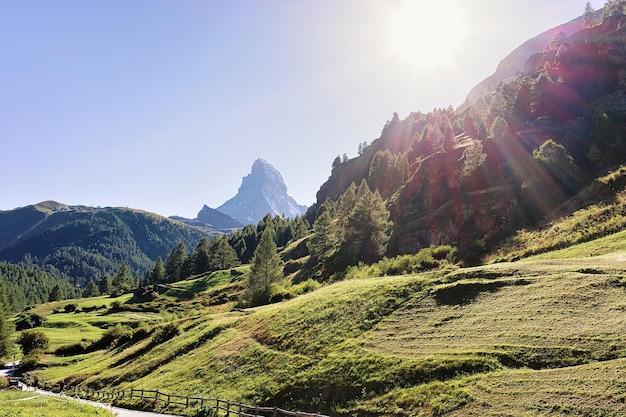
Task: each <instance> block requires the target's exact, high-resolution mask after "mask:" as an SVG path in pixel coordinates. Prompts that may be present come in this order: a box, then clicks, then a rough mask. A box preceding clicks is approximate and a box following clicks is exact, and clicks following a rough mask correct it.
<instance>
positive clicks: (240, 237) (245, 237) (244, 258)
mask: <svg viewBox="0 0 626 417" xmlns="http://www.w3.org/2000/svg"><path fill="white" fill-rule="evenodd" d="M257 239H258V232H257V228H256V227H254V226H253V225H251V224H247V225H245V226H244V228H243V230H241V231H240V232H237V233H235V234H234V235H233V237H232V238H231V239H230V243H231V246H232V247H233V248H235V251H236V252H237V255H238V256H239V259H240V260H241V262H243V263H244V264H247V263H249V262H250V260H251V259H252V255H254V250H255V249H256V245H257Z"/></svg>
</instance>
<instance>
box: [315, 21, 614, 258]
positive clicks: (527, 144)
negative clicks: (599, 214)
mask: <svg viewBox="0 0 626 417" xmlns="http://www.w3.org/2000/svg"><path fill="white" fill-rule="evenodd" d="M625 23H626V17H624V16H623V15H621V14H619V15H615V16H611V17H608V18H605V19H604V21H603V22H602V23H601V24H600V25H598V26H595V27H593V28H588V29H583V30H580V31H578V32H576V33H574V34H572V35H569V36H566V35H562V36H556V37H554V38H553V39H552V40H551V41H550V42H548V44H547V45H546V46H545V48H544V49H543V50H542V51H541V52H540V53H539V54H535V55H533V56H529V57H527V58H528V59H527V61H526V63H525V69H524V71H523V72H520V73H518V74H517V75H515V76H514V77H511V78H508V79H506V80H504V81H502V82H501V83H499V85H498V86H497V88H496V90H495V91H493V92H490V93H489V94H486V95H483V96H481V97H479V98H477V99H476V100H474V102H473V103H472V104H471V105H470V106H468V107H465V108H462V109H460V110H458V111H455V110H453V109H452V108H448V109H437V110H435V111H433V112H430V113H427V114H424V113H421V112H414V113H411V114H409V115H408V116H407V117H406V118H405V119H400V118H399V117H398V116H397V115H394V117H393V118H392V120H391V121H389V122H388V123H387V124H386V125H385V127H384V129H383V131H382V134H381V136H380V137H379V138H378V139H376V140H374V141H373V142H372V144H371V145H370V146H369V147H367V148H366V149H365V150H364V151H363V153H362V154H361V155H360V156H359V157H357V158H354V159H352V160H349V161H347V162H344V163H340V164H338V165H336V166H335V167H334V168H333V171H332V173H331V176H330V178H329V179H328V181H327V182H326V183H325V184H323V185H322V186H321V188H320V190H319V191H318V193H317V204H316V206H315V207H312V208H311V210H310V211H309V216H308V220H309V221H310V222H311V223H313V218H312V217H314V216H315V213H316V212H317V210H316V208H317V207H319V206H320V205H321V204H322V203H323V202H324V201H325V200H326V199H330V200H337V199H338V198H339V197H340V196H341V195H342V193H343V192H344V191H345V190H346V189H347V188H348V186H349V185H350V184H351V183H352V182H354V183H355V184H359V183H360V182H361V180H366V181H367V182H368V184H369V186H370V188H372V189H376V190H378V191H379V193H380V194H381V196H382V197H383V198H384V199H385V200H386V203H387V206H388V208H389V210H390V213H391V216H390V218H391V220H392V221H393V223H394V225H393V230H392V235H391V240H390V242H389V245H388V247H387V256H394V255H397V254H403V253H415V252H416V251H417V250H418V249H419V248H422V247H428V246H430V245H440V244H453V245H456V246H459V247H465V248H466V249H467V251H474V250H478V249H479V248H480V247H484V246H485V245H487V246H489V245H493V244H497V242H498V241H500V239H502V238H504V237H506V236H508V235H510V234H511V233H512V232H514V231H515V230H517V229H519V228H523V227H528V226H532V225H535V224H538V223H540V222H543V221H545V220H547V219H550V218H551V216H553V215H554V214H555V210H557V208H559V207H561V208H562V209H567V210H575V209H576V207H563V206H561V205H562V204H563V203H564V202H565V201H567V199H568V198H570V197H571V196H572V195H574V194H576V193H577V192H578V191H580V190H581V189H582V188H583V187H585V186H587V185H588V184H590V183H591V182H592V181H593V179H594V178H596V177H598V176H601V175H604V174H605V173H606V172H607V170H609V169H611V168H612V167H615V166H619V165H620V164H624V163H626V144H625V143H624V141H623V137H625V136H626V100H625V99H624V96H625V95H626V75H625V74H626V58H625V57H626V43H625V40H626V25H625ZM581 204H582V205H581V206H584V204H585V202H581Z"/></svg>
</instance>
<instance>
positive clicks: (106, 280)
mask: <svg viewBox="0 0 626 417" xmlns="http://www.w3.org/2000/svg"><path fill="white" fill-rule="evenodd" d="M112 288H113V286H112V285H111V277H109V276H108V275H105V276H104V277H103V278H102V279H101V280H100V284H98V290H99V291H100V294H102V295H106V294H111V291H112Z"/></svg>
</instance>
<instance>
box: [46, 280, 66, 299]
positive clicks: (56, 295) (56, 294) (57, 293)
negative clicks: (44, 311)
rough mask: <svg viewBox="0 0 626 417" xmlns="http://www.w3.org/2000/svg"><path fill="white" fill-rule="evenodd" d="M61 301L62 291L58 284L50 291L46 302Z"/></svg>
mask: <svg viewBox="0 0 626 417" xmlns="http://www.w3.org/2000/svg"><path fill="white" fill-rule="evenodd" d="M62 299H63V291H62V290H61V287H60V286H59V284H56V285H55V286H54V287H52V289H51V290H50V294H48V301H60V300H62Z"/></svg>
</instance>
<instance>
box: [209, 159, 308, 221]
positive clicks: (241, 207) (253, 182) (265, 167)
mask: <svg viewBox="0 0 626 417" xmlns="http://www.w3.org/2000/svg"><path fill="white" fill-rule="evenodd" d="M306 209H307V207H306V206H302V205H299V204H298V203H297V202H296V201H295V200H294V199H293V198H292V197H290V196H289V195H288V194H287V186H286V185H285V181H284V180H283V177H282V175H280V172H278V171H277V170H276V168H274V167H273V166H271V165H270V164H269V163H268V162H267V161H265V160H263V159H257V160H256V161H254V164H252V171H251V172H250V174H248V175H246V176H245V177H244V178H243V181H242V182H241V186H240V187H239V191H237V195H235V196H234V197H233V198H231V199H230V200H228V201H227V202H225V203H224V204H222V205H221V206H219V207H218V208H217V210H218V211H220V212H222V213H224V214H227V215H229V216H230V217H232V218H234V219H235V220H237V221H239V222H240V223H242V224H256V223H258V222H259V220H261V219H262V218H263V217H265V215H267V214H268V213H270V214H272V215H284V216H285V217H296V216H299V215H302V214H304V213H305V211H306Z"/></svg>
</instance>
